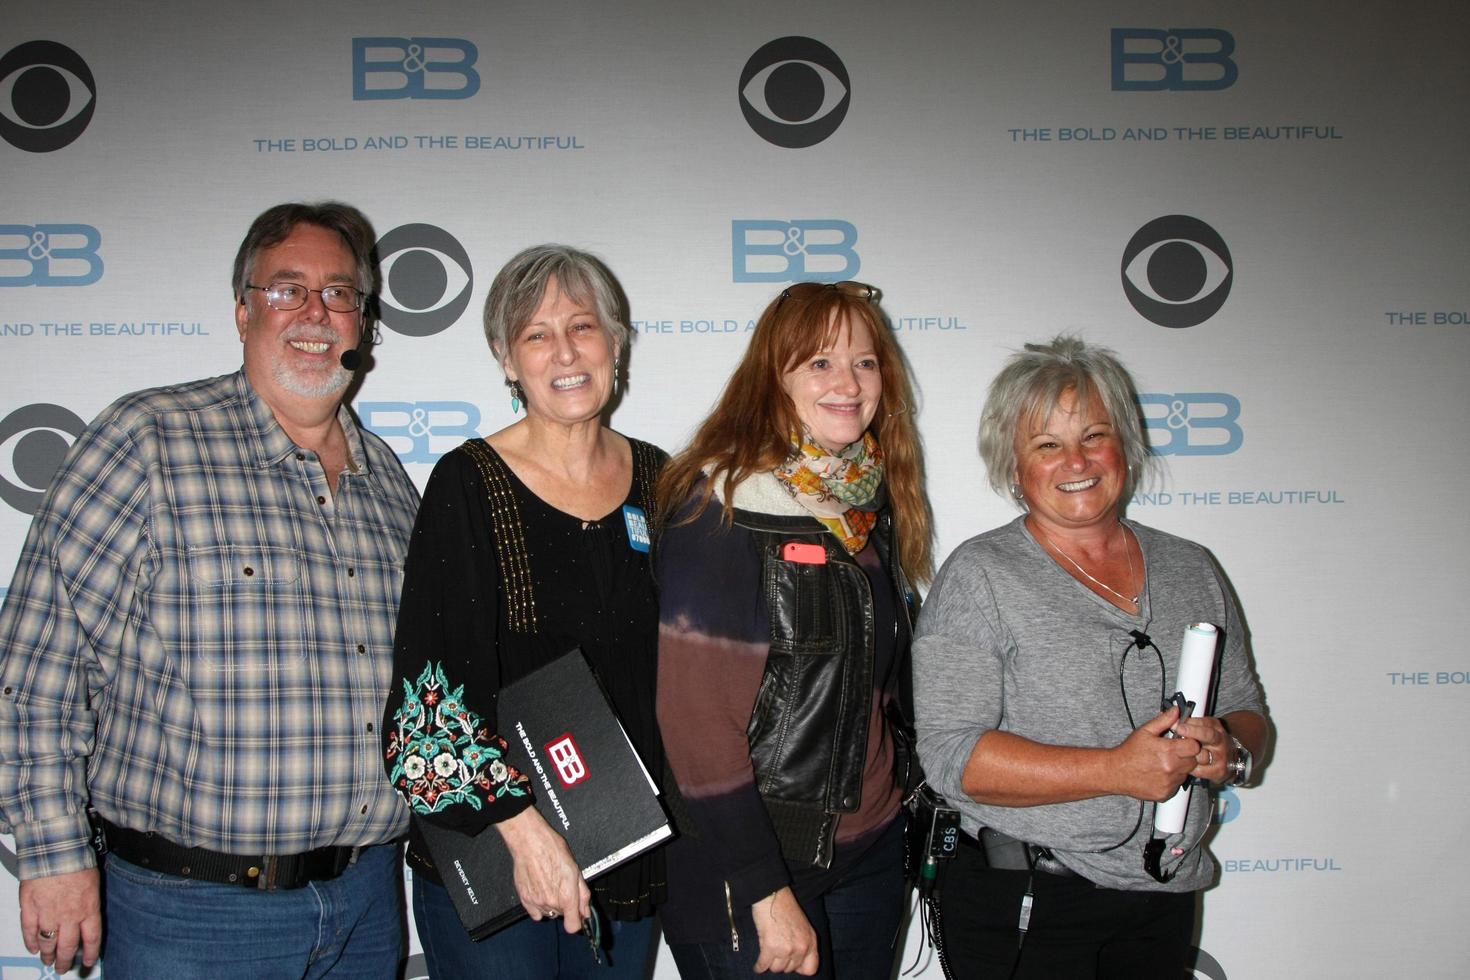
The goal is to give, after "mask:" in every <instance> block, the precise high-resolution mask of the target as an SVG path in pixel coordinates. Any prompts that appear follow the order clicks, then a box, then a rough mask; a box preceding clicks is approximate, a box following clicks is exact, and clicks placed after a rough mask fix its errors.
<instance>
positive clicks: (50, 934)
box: [36, 929, 56, 939]
mask: <svg viewBox="0 0 1470 980" xmlns="http://www.w3.org/2000/svg"><path fill="white" fill-rule="evenodd" d="M36 935H38V936H40V937H41V938H42V939H55V938H56V930H55V929H51V930H46V929H41V930H39V931H38V932H37V933H36Z"/></svg>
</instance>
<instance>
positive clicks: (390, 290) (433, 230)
mask: <svg viewBox="0 0 1470 980" xmlns="http://www.w3.org/2000/svg"><path fill="white" fill-rule="evenodd" d="M378 262H379V264H380V266H381V268H382V274H383V289H382V292H381V293H380V294H379V295H378V317H379V319H381V320H382V322H383V324H384V325H385V326H387V327H388V328H389V329H390V330H394V331H397V332H398V333H401V334H404V335H406V336H409V337H427V336H429V335H430V334H436V333H438V332H439V331H441V330H445V329H448V328H449V327H450V326H452V325H453V324H454V322H455V321H456V320H458V319H459V318H460V315H461V314H463V313H464V311H465V307H467V306H469V304H470V290H471V289H472V288H473V286H474V272H473V270H472V269H471V267H470V256H469V253H468V252H466V251H465V250H464V246H463V245H461V244H460V243H459V242H458V241H457V240H455V238H454V236H453V235H451V234H449V232H447V231H445V230H444V229H443V228H437V227H435V226H434V225H422V224H414V225H399V226H398V227H397V228H394V229H393V230H392V231H390V232H388V233H387V234H386V235H384V236H383V237H382V238H380V239H378Z"/></svg>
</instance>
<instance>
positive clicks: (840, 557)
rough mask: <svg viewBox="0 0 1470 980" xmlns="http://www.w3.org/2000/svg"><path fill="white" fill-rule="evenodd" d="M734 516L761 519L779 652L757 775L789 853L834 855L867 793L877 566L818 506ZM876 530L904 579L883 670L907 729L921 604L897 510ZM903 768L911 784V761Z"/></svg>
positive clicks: (884, 553)
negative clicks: (908, 571) (907, 571)
mask: <svg viewBox="0 0 1470 980" xmlns="http://www.w3.org/2000/svg"><path fill="white" fill-rule="evenodd" d="M734 523H735V524H736V525H738V526H740V527H743V528H746V529H747V530H749V531H751V532H752V533H753V536H754V537H755V539H756V542H757V545H758V547H759V548H760V550H761V561H762V573H761V590H762V594H763V595H764V597H765V601H766V606H767V609H768V611H769V614H770V622H771V648H770V655H769V656H768V657H767V659H766V668H765V674H764V676H763V677H762V679H761V686H760V690H759V693H758V694H757V695H756V701H755V708H754V710H753V711H752V713H751V718H750V724H749V727H748V729H747V736H748V738H749V740H750V756H751V761H752V763H753V764H754V767H755V779H756V787H757V789H758V790H759V791H760V794H761V797H762V799H763V800H764V801H765V805H766V809H767V811H768V812H769V813H770V815H771V822H772V824H773V825H774V827H775V830H776V836H777V837H778V839H779V840H780V842H781V852H782V855H783V856H784V857H785V858H786V860H787V861H788V863H794V864H797V865H816V866H819V867H827V866H829V865H830V864H831V862H832V846H833V841H834V839H835V836H836V829H837V815H838V814H841V813H851V812H854V811H856V810H857V808H858V803H859V800H860V799H861V793H862V780H863V762H864V760H865V758H866V755H867V749H868V710H869V706H870V698H871V697H872V691H873V686H874V678H873V649H874V629H875V625H874V622H873V597H872V594H871V591H870V586H869V584H868V577H867V575H866V574H864V572H863V570H862V569H861V568H860V567H859V566H858V564H857V562H856V561H855V560H854V559H853V558H852V556H850V555H848V554H847V552H846V551H845V550H844V549H843V548H842V547H841V545H840V544H839V542H838V541H837V540H836V538H834V537H833V535H832V533H831V532H830V531H828V530H827V529H826V528H825V527H824V526H823V525H822V524H821V523H820V522H818V521H817V520H815V519H814V518H811V517H804V516H781V515H774V514H761V513H754V512H751V511H744V510H740V509H739V508H736V509H735V512H734ZM869 540H870V541H871V542H872V543H873V544H874V545H875V547H877V549H878V554H879V557H880V558H881V559H882V561H883V564H884V567H886V568H887V569H888V572H889V578H890V580H891V581H892V582H893V589H894V601H893V608H894V609H895V611H896V612H897V613H898V615H897V616H896V619H897V622H896V623H895V625H894V629H895V630H896V636H895V640H896V646H895V657H894V664H893V668H892V670H891V671H890V675H889V677H888V678H884V679H883V682H884V684H885V689H886V690H888V691H889V692H890V693H891V694H893V695H894V697H893V698H892V701H893V702H894V703H895V704H896V705H897V706H898V707H899V708H900V709H901V714H900V716H899V717H898V718H893V713H892V712H890V724H891V725H892V726H897V727H898V728H900V729H906V727H907V725H906V722H905V721H904V720H903V719H906V718H908V717H910V716H911V712H910V711H909V710H907V707H908V703H909V694H908V690H909V685H908V676H909V665H908V654H909V641H910V638H911V634H912V628H911V627H912V616H913V614H914V612H915V610H914V607H913V603H914V598H913V594H912V591H911V590H910V589H909V587H908V584H907V582H906V581H905V580H904V575H903V571H902V569H901V568H900V567H899V564H898V556H897V551H896V544H895V540H894V529H893V517H892V515H891V514H890V513H889V512H888V511H884V512H883V513H882V514H880V515H879V518H878V523H877V526H876V527H875V528H874V529H873V531H872V532H871V534H870V537H869ZM790 544H797V545H809V546H815V547H817V548H820V549H821V550H822V552H823V554H824V557H825V559H826V560H825V561H816V562H812V561H792V560H789V559H788V558H786V557H784V556H783V551H784V549H785V548H786V546H787V545H790ZM807 554H808V555H814V552H810V551H809V552H808V553H807ZM894 735H895V738H894V743H895V749H896V755H897V762H898V764H899V767H900V769H901V770H907V768H908V767H909V759H908V755H909V753H908V752H907V751H906V746H907V745H909V744H911V741H910V739H909V737H908V733H907V732H906V731H903V730H899V731H895V732H894ZM895 778H896V779H898V781H899V782H900V783H901V784H903V785H907V784H908V781H909V780H908V776H907V772H906V771H901V772H900V773H897V774H896V775H895Z"/></svg>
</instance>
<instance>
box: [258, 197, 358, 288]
mask: <svg viewBox="0 0 1470 980" xmlns="http://www.w3.org/2000/svg"><path fill="white" fill-rule="evenodd" d="M297 225H317V226H319V227H322V228H325V229H327V230H328V231H335V232H336V233H337V234H338V235H339V236H341V238H342V244H344V245H346V246H347V251H348V252H350V253H352V260H353V262H354V263H356V265H357V288H358V289H360V290H362V293H363V296H364V297H365V298H366V297H369V296H372V295H373V294H374V293H375V292H376V290H375V289H374V288H373V285H374V277H373V268H374V262H373V249H374V247H375V246H376V244H377V237H378V236H377V235H376V233H374V231H373V226H372V223H371V222H370V221H368V219H367V216H366V215H365V214H363V213H362V212H361V211H359V210H358V209H357V208H355V207H353V206H352V205H350V204H343V203H342V202H341V201H320V202H317V203H315V204H303V203H299V202H291V203H289V204H277V205H276V206H275V207H273V208H267V209H266V210H264V211H262V212H261V213H260V215H259V216H258V217H257V218H256V219H255V220H254V221H252V222H251V223H250V230H249V231H247V232H246V233H245V240H244V241H242V242H241V243H240V248H239V250H237V251H236V252H235V270H234V276H233V284H234V287H235V299H236V300H237V301H241V300H243V298H244V296H245V286H246V284H247V283H248V282H249V281H250V277H251V276H252V275H253V274H254V272H255V260H256V258H257V257H258V256H259V255H260V253H261V252H262V251H264V250H265V249H268V248H270V247H271V246H273V245H279V244H281V242H284V241H285V240H286V239H287V238H290V237H291V233H292V232H293V231H295V230H296V226H297ZM257 285H261V284H259V283H257ZM369 307H370V304H369V303H368V302H366V301H364V303H363V311H364V315H365V316H366V315H368V314H369V313H370V309H369Z"/></svg>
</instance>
